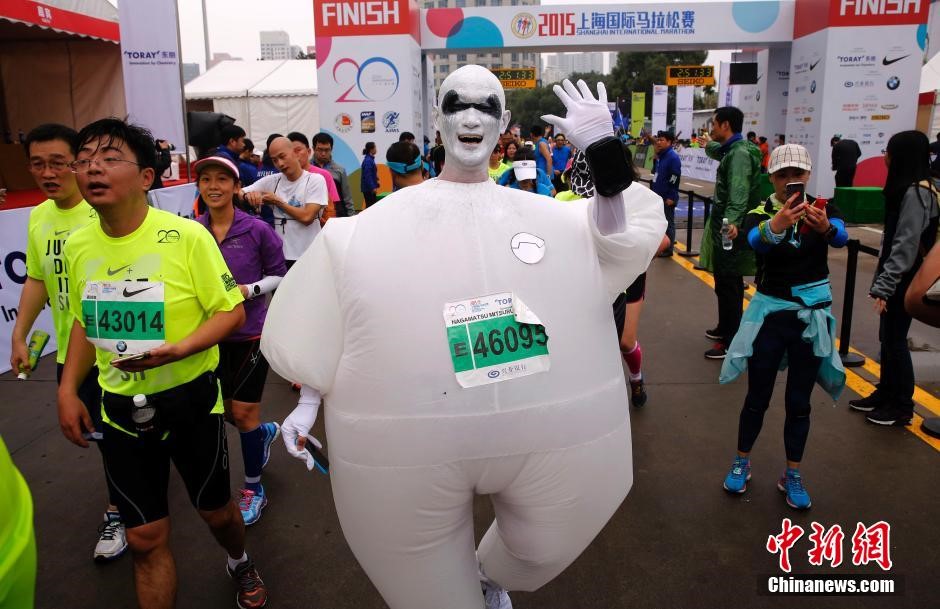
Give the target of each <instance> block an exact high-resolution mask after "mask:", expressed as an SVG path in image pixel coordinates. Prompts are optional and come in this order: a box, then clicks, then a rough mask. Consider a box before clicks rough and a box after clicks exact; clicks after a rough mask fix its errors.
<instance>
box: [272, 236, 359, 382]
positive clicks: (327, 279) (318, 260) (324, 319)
mask: <svg viewBox="0 0 940 609" xmlns="http://www.w3.org/2000/svg"><path fill="white" fill-rule="evenodd" d="M354 228H355V220H354V219H346V218H339V219H334V220H333V221H331V222H329V223H327V225H326V227H325V228H324V229H323V232H322V233H321V234H320V235H319V236H318V237H317V238H316V239H315V240H314V242H313V245H311V246H310V248H309V249H307V251H306V252H304V254H303V256H301V257H300V259H299V260H298V261H297V263H296V264H295V265H294V266H293V268H291V272H290V273H288V274H287V276H286V277H285V278H284V279H283V281H281V284H280V286H279V287H278V290H277V292H275V294H274V298H273V299H272V300H271V306H270V308H269V309H268V314H267V317H266V318H265V322H264V330H263V331H262V333H261V352H262V353H264V356H265V358H267V360H268V362H269V363H270V364H271V367H272V368H273V369H274V371H275V372H277V373H278V374H280V375H281V376H282V377H284V378H286V379H290V380H292V381H294V382H299V383H302V384H304V385H310V386H311V387H313V388H315V389H317V390H318V391H319V392H320V393H322V394H328V393H329V392H330V389H331V388H332V386H333V378H334V377H335V376H336V369H337V367H338V366H339V360H340V357H341V356H342V353H343V316H342V314H341V310H340V305H339V293H338V291H337V276H341V270H340V269H338V268H337V267H336V265H335V264H334V258H342V257H343V256H344V253H345V247H346V244H347V243H348V242H349V237H350V236H351V234H352V230H353V229H354ZM334 273H335V274H334Z"/></svg>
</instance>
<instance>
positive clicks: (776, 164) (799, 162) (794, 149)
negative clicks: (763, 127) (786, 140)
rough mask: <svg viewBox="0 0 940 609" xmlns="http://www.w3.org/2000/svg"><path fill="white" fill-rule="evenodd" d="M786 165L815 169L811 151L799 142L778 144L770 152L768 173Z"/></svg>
mask: <svg viewBox="0 0 940 609" xmlns="http://www.w3.org/2000/svg"><path fill="white" fill-rule="evenodd" d="M785 167H797V168H799V169H805V170H806V171H812V170H813V162H812V161H811V160H810V158H809V152H808V151H807V150H806V148H804V147H803V146H800V145H799V144H784V145H782V146H777V147H776V148H774V151H773V152H771V153H770V161H769V162H768V164H767V173H776V172H777V171H779V170H781V169H784V168H785Z"/></svg>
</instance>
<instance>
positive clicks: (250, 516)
mask: <svg viewBox="0 0 940 609" xmlns="http://www.w3.org/2000/svg"><path fill="white" fill-rule="evenodd" d="M239 493H241V497H239V499H238V509H239V510H241V512H242V520H244V521H245V526H246V527H248V526H251V525H253V524H254V523H256V522H258V520H259V519H260V518H261V510H263V509H264V508H265V506H266V505H268V498H267V496H266V495H265V494H264V487H263V486H262V487H261V490H260V491H258V492H257V493H256V492H255V491H252V490H249V489H247V488H243V489H242V490H241V491H239Z"/></svg>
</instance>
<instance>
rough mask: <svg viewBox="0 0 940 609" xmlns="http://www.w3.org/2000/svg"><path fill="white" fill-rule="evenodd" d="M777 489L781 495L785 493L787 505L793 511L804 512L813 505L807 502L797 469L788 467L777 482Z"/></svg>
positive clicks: (806, 495) (807, 495)
mask: <svg viewBox="0 0 940 609" xmlns="http://www.w3.org/2000/svg"><path fill="white" fill-rule="evenodd" d="M777 488H778V489H779V490H780V492H781V493H786V496H787V505H789V506H790V507H791V508H793V509H795V510H806V509H809V507H810V506H811V505H813V502H812V501H810V500H809V493H807V492H806V489H805V488H804V487H803V477H802V476H800V470H798V469H791V468H789V467H788V468H787V471H786V472H784V474H783V476H781V477H780V480H778V481H777Z"/></svg>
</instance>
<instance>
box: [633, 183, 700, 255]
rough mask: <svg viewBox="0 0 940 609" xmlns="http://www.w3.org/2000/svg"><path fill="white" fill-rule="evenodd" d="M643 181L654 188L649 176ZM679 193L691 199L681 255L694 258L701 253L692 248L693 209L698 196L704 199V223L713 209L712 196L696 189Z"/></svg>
mask: <svg viewBox="0 0 940 609" xmlns="http://www.w3.org/2000/svg"><path fill="white" fill-rule="evenodd" d="M641 181H643V182H647V183H649V185H650V189H652V187H653V180H651V179H649V178H643V179H642V180H641ZM679 194H680V195H685V196H686V197H688V201H689V209H688V213H687V214H686V224H685V249H684V250H683V251H680V252H679V255H680V256H683V257H685V258H692V257H695V256H698V255H699V251H698V250H697V249H693V248H692V222H693V211H694V210H693V208H694V207H695V199H696V198H698V199H701V200H702V203H703V206H704V213H703V215H702V222H703V223H704V221H705V218H708V212H709V211H710V210H711V205H712V198H711V197H704V196H702V195H700V194H698V193H697V192H695V191H694V190H680V191H679ZM703 228H704V226H703ZM696 268H699V269H700V268H701V267H698V266H696Z"/></svg>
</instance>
